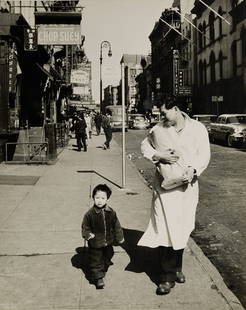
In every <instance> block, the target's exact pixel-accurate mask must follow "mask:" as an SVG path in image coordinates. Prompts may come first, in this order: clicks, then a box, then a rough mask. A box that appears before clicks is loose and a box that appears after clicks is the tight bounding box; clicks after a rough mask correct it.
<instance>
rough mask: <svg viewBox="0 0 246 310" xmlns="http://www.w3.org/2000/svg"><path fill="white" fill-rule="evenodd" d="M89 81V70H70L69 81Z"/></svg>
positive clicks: (82, 82)
mask: <svg viewBox="0 0 246 310" xmlns="http://www.w3.org/2000/svg"><path fill="white" fill-rule="evenodd" d="M89 82H90V78H89V72H87V71H84V70H79V69H78V70H72V71H71V83H76V84H89Z"/></svg>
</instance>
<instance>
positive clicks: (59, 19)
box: [35, 12, 82, 25]
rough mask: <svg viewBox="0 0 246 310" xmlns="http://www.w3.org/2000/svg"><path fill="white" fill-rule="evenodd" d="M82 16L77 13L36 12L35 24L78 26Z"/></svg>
mask: <svg viewBox="0 0 246 310" xmlns="http://www.w3.org/2000/svg"><path fill="white" fill-rule="evenodd" d="M81 19H82V14H81V13H78V12H36V13H35V23H36V25H39V24H49V25H51V24H67V25H68V24H73V25H79V24H80V22H81Z"/></svg>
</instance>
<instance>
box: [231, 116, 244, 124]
mask: <svg viewBox="0 0 246 310" xmlns="http://www.w3.org/2000/svg"><path fill="white" fill-rule="evenodd" d="M228 123H240V124H246V116H243V115H242V116H231V117H228Z"/></svg>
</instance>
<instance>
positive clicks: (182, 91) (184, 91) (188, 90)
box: [179, 86, 191, 96]
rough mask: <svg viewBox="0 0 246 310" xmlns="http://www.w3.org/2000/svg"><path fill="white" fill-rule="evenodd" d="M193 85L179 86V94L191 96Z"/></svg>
mask: <svg viewBox="0 0 246 310" xmlns="http://www.w3.org/2000/svg"><path fill="white" fill-rule="evenodd" d="M190 95H191V87H190V86H179V96H190Z"/></svg>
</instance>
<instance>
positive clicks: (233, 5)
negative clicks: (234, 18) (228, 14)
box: [231, 0, 238, 10]
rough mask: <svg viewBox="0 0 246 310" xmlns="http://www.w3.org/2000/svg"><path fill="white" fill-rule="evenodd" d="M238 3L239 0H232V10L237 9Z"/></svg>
mask: <svg viewBox="0 0 246 310" xmlns="http://www.w3.org/2000/svg"><path fill="white" fill-rule="evenodd" d="M237 5H238V0H231V8H232V10H233V9H235V8H236V7H237Z"/></svg>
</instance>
